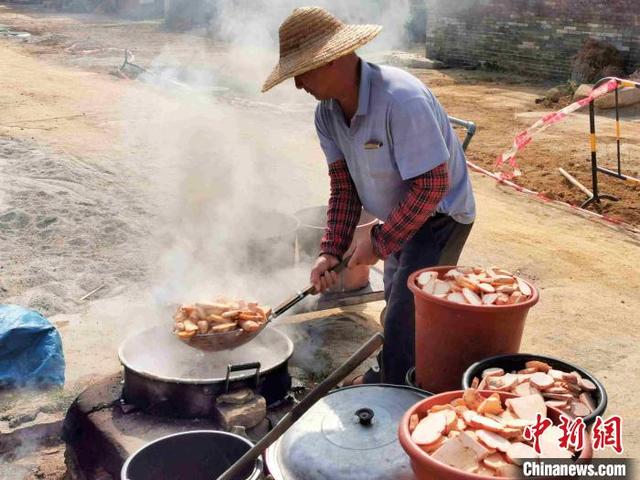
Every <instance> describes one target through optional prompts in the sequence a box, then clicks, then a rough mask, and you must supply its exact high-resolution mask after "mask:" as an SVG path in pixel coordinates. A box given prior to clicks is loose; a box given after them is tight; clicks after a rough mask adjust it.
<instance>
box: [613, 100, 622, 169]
mask: <svg viewBox="0 0 640 480" xmlns="http://www.w3.org/2000/svg"><path fill="white" fill-rule="evenodd" d="M615 96H616V150H617V154H618V175H622V170H621V169H620V111H619V110H618V89H617V88H616V90H615Z"/></svg>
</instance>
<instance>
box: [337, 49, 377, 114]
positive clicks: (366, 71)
mask: <svg viewBox="0 0 640 480" xmlns="http://www.w3.org/2000/svg"><path fill="white" fill-rule="evenodd" d="M370 95H371V67H370V66H369V64H368V63H367V62H365V61H364V60H360V88H359V89H358V110H356V114H355V115H354V116H355V117H357V116H358V115H363V116H364V115H366V114H367V113H368V112H369V97H370ZM329 106H330V108H331V110H334V111H337V110H338V109H339V105H338V101H337V100H335V99H331V102H330V103H329Z"/></svg>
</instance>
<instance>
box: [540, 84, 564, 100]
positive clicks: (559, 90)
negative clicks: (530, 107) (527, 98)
mask: <svg viewBox="0 0 640 480" xmlns="http://www.w3.org/2000/svg"><path fill="white" fill-rule="evenodd" d="M566 94H567V90H566V87H565V85H558V86H557V87H553V88H550V89H549V90H547V91H546V92H545V94H544V97H545V98H546V99H547V100H552V101H554V102H557V101H558V100H560V99H561V98H562V97H564V96H565V95H566Z"/></svg>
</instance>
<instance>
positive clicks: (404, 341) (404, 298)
mask: <svg viewBox="0 0 640 480" xmlns="http://www.w3.org/2000/svg"><path fill="white" fill-rule="evenodd" d="M471 227H472V224H469V225H465V224H462V223H458V222H456V221H455V220H454V219H453V218H451V217H449V216H448V215H443V214H436V215H434V216H433V217H431V218H430V219H429V220H427V221H426V222H425V224H424V225H423V226H422V227H421V228H420V230H418V231H417V232H416V234H415V235H414V236H413V237H412V238H411V240H409V241H408V242H407V243H406V244H405V245H404V247H403V248H402V250H400V251H399V252H397V253H395V254H393V255H391V256H390V257H389V258H387V259H386V260H385V264H384V293H385V300H386V301H387V307H386V314H385V322H384V348H383V350H382V352H381V354H380V355H379V356H378V363H379V364H380V379H378V380H377V381H382V382H384V383H391V384H395V385H403V384H404V381H405V375H406V373H407V371H408V370H409V369H410V368H411V367H413V366H414V364H415V308H414V303H413V294H412V293H411V291H410V290H409V288H408V287H407V280H408V278H409V275H410V274H412V273H413V272H415V271H416V270H419V269H421V268H426V267H433V266H437V265H457V263H458V258H459V257H460V252H462V247H463V246H464V244H465V242H466V241H467V237H468V236H469V233H470V232H471ZM368 376H369V377H370V376H371V375H367V376H365V381H366V382H370V381H371V380H373V379H370V378H367V377H368ZM373 381H376V380H373Z"/></svg>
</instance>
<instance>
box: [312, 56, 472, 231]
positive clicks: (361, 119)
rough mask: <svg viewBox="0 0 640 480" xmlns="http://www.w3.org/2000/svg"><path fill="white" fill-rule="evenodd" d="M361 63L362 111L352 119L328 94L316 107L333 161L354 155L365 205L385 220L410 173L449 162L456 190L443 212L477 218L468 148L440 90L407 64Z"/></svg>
mask: <svg viewBox="0 0 640 480" xmlns="http://www.w3.org/2000/svg"><path fill="white" fill-rule="evenodd" d="M360 63H361V74H360V90H359V95H358V110H357V111H356V113H355V115H354V117H353V119H352V120H351V126H347V123H346V121H345V118H344V114H343V112H342V108H341V107H340V104H339V103H338V101H337V100H324V101H322V102H320V104H318V107H317V108H316V115H315V123H316V131H317V133H318V137H319V138H320V145H321V147H322V150H323V151H324V154H325V156H326V157H327V162H328V163H329V164H331V163H333V162H335V161H336V160H340V159H345V160H346V162H347V165H348V167H349V173H350V174H351V178H352V179H353V182H354V183H355V185H356V189H357V191H358V196H359V197H360V201H361V202H362V205H363V206H364V208H365V209H366V210H368V211H369V212H371V213H372V214H373V215H375V216H376V217H378V218H379V219H380V220H383V221H384V220H386V219H387V217H388V216H389V214H390V213H391V211H392V210H393V209H394V208H395V207H396V206H397V205H398V204H399V203H400V201H401V200H402V199H403V198H404V197H405V195H406V193H407V192H408V190H409V188H410V186H411V181H410V179H412V178H414V177H417V176H419V175H422V174H423V173H426V172H428V171H429V170H433V169H434V168H435V167H437V166H438V165H441V164H442V163H445V162H446V164H447V171H448V173H449V191H448V192H447V194H446V196H445V197H444V198H443V199H442V201H441V202H440V203H439V204H438V208H437V211H438V212H439V213H444V214H447V215H450V216H451V217H453V218H454V219H455V220H456V221H458V222H460V223H466V224H468V223H471V222H473V221H474V219H475V213H476V211H475V200H474V198H473V191H472V189H471V181H470V180H469V175H468V172H467V164H466V160H465V156H464V152H463V150H462V146H461V144H460V141H459V140H458V137H457V136H456V134H455V132H454V130H453V127H452V126H451V123H450V122H449V119H448V117H447V113H446V112H445V111H444V109H443V108H442V106H441V105H440V103H439V102H438V100H437V99H436V97H435V96H434V95H433V94H432V93H431V91H430V90H429V89H428V88H427V87H426V86H425V85H424V84H423V83H422V82H421V81H420V80H418V79H417V78H415V77H414V76H413V75H411V74H409V73H407V72H405V71H404V70H400V69H398V68H393V67H387V66H379V65H374V64H371V63H367V62H365V61H364V60H362V61H361V62H360ZM367 144H368V145H369V148H365V145H367Z"/></svg>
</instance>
